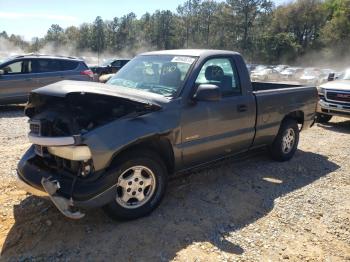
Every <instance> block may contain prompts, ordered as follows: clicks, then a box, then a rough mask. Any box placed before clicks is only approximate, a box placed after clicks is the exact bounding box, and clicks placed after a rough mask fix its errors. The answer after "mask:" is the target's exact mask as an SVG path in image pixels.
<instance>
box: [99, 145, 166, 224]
mask: <svg viewBox="0 0 350 262" xmlns="http://www.w3.org/2000/svg"><path fill="white" fill-rule="evenodd" d="M118 163H120V164H117V167H116V169H115V177H116V185H117V193H116V196H115V198H114V199H113V200H112V201H111V202H110V203H109V204H107V205H106V206H105V207H104V210H105V211H106V213H107V214H108V215H109V216H110V217H111V218H113V219H117V220H131V219H136V218H139V217H143V216H146V215H148V214H149V213H151V212H152V211H153V210H154V209H155V208H156V207H157V206H158V205H159V203H160V202H161V200H162V198H163V195H164V192H165V188H166V183H167V172H166V168H165V166H164V164H163V162H162V160H161V159H160V158H159V157H158V156H157V155H156V154H155V153H153V152H152V151H132V152H129V153H127V154H125V155H124V156H123V157H121V159H120V160H119V161H118Z"/></svg>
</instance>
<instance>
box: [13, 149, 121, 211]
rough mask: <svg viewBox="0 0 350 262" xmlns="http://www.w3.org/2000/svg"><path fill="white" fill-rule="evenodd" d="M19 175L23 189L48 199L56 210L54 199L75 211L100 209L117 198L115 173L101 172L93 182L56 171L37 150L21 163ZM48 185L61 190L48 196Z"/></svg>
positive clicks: (91, 179) (28, 154) (30, 152)
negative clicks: (46, 186) (46, 163)
mask: <svg viewBox="0 0 350 262" xmlns="http://www.w3.org/2000/svg"><path fill="white" fill-rule="evenodd" d="M17 175H18V183H17V184H18V187H19V188H21V189H23V190H25V191H27V192H29V193H31V194H33V195H36V196H48V197H50V198H51V200H52V201H53V202H54V203H55V205H56V206H57V202H56V201H55V199H53V197H58V198H59V202H61V204H63V205H66V204H68V205H69V206H70V207H72V208H83V209H85V208H87V209H90V208H96V207H101V206H104V205H106V204H107V203H109V202H110V201H112V200H113V199H114V198H115V196H116V194H117V188H116V183H115V181H117V180H116V178H115V176H114V175H113V173H112V172H103V173H102V172H98V173H95V174H92V175H91V177H90V178H80V177H77V176H76V175H73V174H68V173H67V172H65V171H63V170H54V169H52V168H50V167H48V166H46V165H45V164H44V161H43V159H42V157H40V156H38V155H36V154H35V152H34V146H31V147H30V148H29V149H28V151H27V152H26V153H25V154H24V155H23V157H22V159H21V160H20V162H19V163H18V167H17ZM44 183H48V184H51V186H54V184H56V185H58V186H57V189H56V190H55V192H48V190H47V188H45V186H44ZM57 207H58V209H59V210H60V211H61V212H62V210H61V209H60V207H59V206H57ZM62 213H63V214H64V215H66V216H67V214H65V213H64V212H62ZM68 217H69V216H68ZM71 218H74V217H71Z"/></svg>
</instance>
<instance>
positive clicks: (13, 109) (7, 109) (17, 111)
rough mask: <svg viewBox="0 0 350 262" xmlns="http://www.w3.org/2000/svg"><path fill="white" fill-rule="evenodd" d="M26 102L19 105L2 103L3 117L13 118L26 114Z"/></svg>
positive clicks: (0, 112) (0, 106) (0, 113)
mask: <svg viewBox="0 0 350 262" xmlns="http://www.w3.org/2000/svg"><path fill="white" fill-rule="evenodd" d="M24 107H25V104H18V105H0V117H1V118H13V117H21V116H24Z"/></svg>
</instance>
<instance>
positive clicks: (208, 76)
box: [196, 58, 241, 96]
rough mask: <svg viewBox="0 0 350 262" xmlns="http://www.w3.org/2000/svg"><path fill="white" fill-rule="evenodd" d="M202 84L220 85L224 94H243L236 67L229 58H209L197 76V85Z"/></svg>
mask: <svg viewBox="0 0 350 262" xmlns="http://www.w3.org/2000/svg"><path fill="white" fill-rule="evenodd" d="M200 84H213V85H217V86H219V88H220V89H221V92H222V95H223V96H232V95H239V94H241V87H240V85H239V81H238V76H237V71H236V68H235V67H234V66H233V63H232V62H231V60H230V59H228V58H214V59H210V60H208V61H207V62H206V63H205V64H204V65H203V67H202V69H201V71H200V72H199V75H198V77H197V80H196V85H200Z"/></svg>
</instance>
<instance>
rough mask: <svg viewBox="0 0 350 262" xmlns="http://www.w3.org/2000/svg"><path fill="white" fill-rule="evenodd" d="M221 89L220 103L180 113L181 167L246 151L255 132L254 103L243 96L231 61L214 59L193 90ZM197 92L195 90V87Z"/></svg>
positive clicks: (202, 104)
mask: <svg viewBox="0 0 350 262" xmlns="http://www.w3.org/2000/svg"><path fill="white" fill-rule="evenodd" d="M200 84H215V85H217V86H219V87H220V89H221V93H222V98H221V100H219V101H195V102H194V103H193V104H192V105H188V106H187V107H186V108H184V109H183V111H182V116H181V128H182V144H181V148H182V153H183V163H184V165H185V166H186V167H190V166H193V165H197V164H202V163H204V162H208V161H212V160H215V159H218V158H221V157H224V156H226V155H229V154H232V153H238V152H240V151H245V150H247V149H248V148H249V146H250V144H251V142H252V140H253V137H254V132H255V129H254V127H255V100H254V97H253V95H252V94H246V93H245V92H242V87H241V85H240V82H239V78H238V74H237V70H236V68H235V65H234V62H233V61H232V60H231V59H230V58H221V57H220V58H214V59H210V60H208V61H207V62H206V63H205V64H204V65H203V67H202V69H201V71H200V73H199V75H198V77H197V80H196V86H198V85H200ZM195 88H196V87H195Z"/></svg>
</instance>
